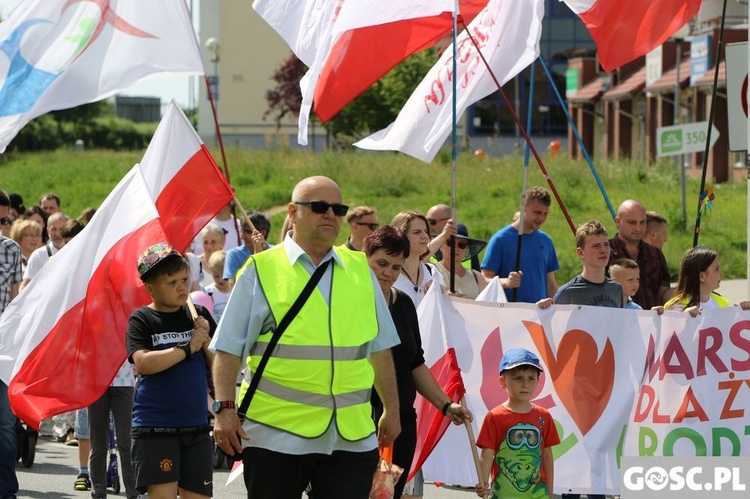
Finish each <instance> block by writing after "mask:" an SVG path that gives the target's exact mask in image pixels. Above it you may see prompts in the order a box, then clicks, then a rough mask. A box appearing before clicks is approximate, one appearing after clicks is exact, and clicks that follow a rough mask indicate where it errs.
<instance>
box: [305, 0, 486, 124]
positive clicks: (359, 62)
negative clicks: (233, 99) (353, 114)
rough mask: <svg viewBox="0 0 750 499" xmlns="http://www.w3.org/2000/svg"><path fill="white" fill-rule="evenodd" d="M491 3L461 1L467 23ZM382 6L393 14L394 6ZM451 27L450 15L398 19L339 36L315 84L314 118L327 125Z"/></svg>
mask: <svg viewBox="0 0 750 499" xmlns="http://www.w3.org/2000/svg"><path fill="white" fill-rule="evenodd" d="M487 1H488V0H463V1H460V2H458V4H459V9H460V10H459V12H460V13H461V16H462V18H463V20H464V22H466V23H467V24H468V23H470V22H471V21H472V20H473V19H474V18H475V17H476V15H477V14H478V13H479V12H480V11H481V10H482V9H483V8H484V7H485V6H486V5H487ZM391 4H392V3H391ZM352 5H354V3H352ZM358 7H359V6H358ZM384 8H388V9H390V10H393V5H389V6H388V7H384ZM444 8H445V7H444ZM368 16H369V14H368ZM452 29H453V13H452V12H447V11H446V12H441V13H436V14H433V15H431V16H428V15H425V16H424V17H417V18H406V19H402V18H398V20H395V21H392V22H386V23H383V24H378V25H374V26H364V27H361V28H355V29H349V30H347V31H345V32H343V33H341V35H340V36H339V37H338V38H337V39H336V41H335V42H334V44H333V47H331V52H330V53H329V54H328V55H327V56H326V59H325V62H324V64H323V68H322V69H321V72H320V77H319V78H318V82H317V84H316V85H315V94H314V96H313V103H314V109H315V114H317V115H318V118H320V120H321V121H322V122H323V123H326V122H328V121H329V120H330V119H331V118H333V117H334V116H335V115H336V114H338V112H339V111H341V110H342V109H343V108H344V106H346V105H347V104H348V103H349V102H351V101H352V100H354V99H355V98H356V97H357V96H359V95H360V94H361V93H362V92H364V91H365V90H367V89H368V88H369V87H370V86H371V85H372V84H373V83H375V82H376V81H377V80H379V79H380V78H381V77H382V76H384V75H385V74H386V73H388V72H389V71H390V70H391V69H393V68H394V67H396V65H398V64H399V63H400V62H401V61H403V60H404V59H406V58H407V57H409V56H410V55H412V54H415V53H417V52H419V51H421V50H424V49H426V48H429V47H432V46H433V45H435V44H437V43H438V42H439V41H440V40H441V39H443V38H444V37H445V36H446V35H448V34H450V32H451V30H452Z"/></svg>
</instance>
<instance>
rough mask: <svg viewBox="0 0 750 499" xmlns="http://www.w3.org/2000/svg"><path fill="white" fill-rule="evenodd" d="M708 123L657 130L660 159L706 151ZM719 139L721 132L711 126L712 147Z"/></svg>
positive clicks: (688, 124) (657, 149) (657, 150)
mask: <svg viewBox="0 0 750 499" xmlns="http://www.w3.org/2000/svg"><path fill="white" fill-rule="evenodd" d="M707 132H708V122H707V121H701V122H700V123H686V124H684V125H675V126H665V127H661V128H657V129H656V153H657V155H658V156H659V157H664V156H676V155H678V154H688V153H691V152H703V151H705V150H706V139H707V138H708V133H707ZM718 139H719V130H717V129H716V127H715V126H713V125H711V147H713V146H714V144H715V143H716V141H717V140H718Z"/></svg>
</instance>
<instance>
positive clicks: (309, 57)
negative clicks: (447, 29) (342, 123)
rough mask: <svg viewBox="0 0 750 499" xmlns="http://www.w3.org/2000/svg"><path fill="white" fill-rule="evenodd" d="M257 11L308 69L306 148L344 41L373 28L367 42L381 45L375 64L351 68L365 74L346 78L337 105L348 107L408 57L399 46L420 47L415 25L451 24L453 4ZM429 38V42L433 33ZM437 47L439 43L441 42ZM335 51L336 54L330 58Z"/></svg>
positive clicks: (318, 1)
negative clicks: (316, 105) (322, 89)
mask: <svg viewBox="0 0 750 499" xmlns="http://www.w3.org/2000/svg"><path fill="white" fill-rule="evenodd" d="M473 1H477V0H473ZM253 7H254V8H255V10H256V11H257V12H258V13H259V14H260V15H261V17H263V18H264V19H266V20H267V21H268V22H269V24H271V26H272V27H274V29H276V31H278V32H279V34H280V35H281V36H282V38H284V40H286V41H287V43H288V44H289V46H290V47H291V48H292V50H293V51H294V52H295V54H296V55H297V57H299V58H300V60H302V62H304V63H305V64H306V65H307V66H309V68H310V69H309V70H308V71H307V73H306V74H305V76H304V77H303V78H302V81H301V82H300V89H301V91H302V106H301V108H300V113H299V135H298V142H299V143H300V144H302V145H306V144H307V124H308V122H309V118H310V111H311V110H312V105H313V96H314V95H315V92H316V87H317V85H318V79H319V77H320V76H321V74H323V70H324V66H325V65H326V63H327V61H328V60H329V57H330V56H332V55H333V56H335V57H343V56H344V55H345V52H346V51H345V50H344V51H343V52H342V51H341V46H337V45H336V44H337V41H338V40H339V38H340V37H342V36H343V35H345V34H346V33H348V32H349V33H351V32H353V31H355V30H362V29H367V28H372V29H370V30H368V31H367V33H368V34H367V39H368V40H370V41H369V42H368V43H373V44H377V47H378V51H377V58H376V59H379V60H378V61H377V62H376V61H374V60H372V59H367V60H365V59H364V58H363V60H362V62H360V63H359V65H357V66H356V68H353V69H355V70H356V71H362V74H359V75H356V74H352V72H351V71H350V72H348V73H347V75H348V78H349V79H348V80H346V81H348V82H350V83H351V85H352V89H354V90H352V89H349V88H347V89H345V90H343V92H344V94H343V95H344V96H345V97H343V98H342V99H337V101H338V102H341V101H342V100H344V101H346V102H349V101H350V100H351V99H353V98H354V97H356V96H357V95H359V93H361V92H362V91H363V90H365V89H366V88H367V87H368V86H369V85H371V84H372V83H374V82H375V81H376V80H377V79H378V78H380V77H381V76H383V74H385V72H387V71H388V69H390V68H392V67H393V66H395V65H396V64H398V63H399V62H401V61H402V60H403V59H404V58H405V57H407V56H408V55H409V54H408V53H405V52H404V50H405V49H404V48H403V46H400V45H403V44H404V43H406V45H410V44H411V45H412V46H413V48H415V47H417V46H419V45H420V44H419V43H416V42H410V41H409V40H410V39H411V37H410V35H409V32H410V29H412V28H410V26H412V27H413V26H414V25H417V24H418V23H420V22H421V21H420V20H425V19H431V18H441V16H442V17H445V15H446V13H447V16H448V17H447V19H450V16H451V15H452V14H451V13H452V12H453V10H454V8H455V4H454V0H409V1H406V2H392V1H388V0H357V1H345V0H273V1H271V0H256V2H255V3H254V4H253ZM399 23H406V24H399ZM391 30H395V31H394V32H397V31H400V33H401V35H400V38H394V36H393V33H392V32H391ZM414 33H415V34H417V33H419V34H420V36H422V37H424V36H425V33H427V31H425V30H417V31H414ZM427 35H428V36H427V37H428V38H429V36H433V35H434V33H427ZM438 39H439V38H438ZM434 41H435V42H437V39H436V40H434ZM334 47H338V49H337V52H336V53H335V54H332V50H333V49H334ZM394 47H395V50H394ZM415 50H418V48H415ZM352 56H353V57H354V58H356V57H357V55H356V54H352ZM347 60H351V59H347ZM328 64H329V65H331V64H333V65H334V66H335V64H334V63H333V61H331V62H328ZM329 67H330V66H329ZM383 68H385V70H384V71H383ZM331 83H333V81H331ZM355 85H356V88H355ZM339 90H341V89H339ZM354 92H356V93H354ZM347 99H348V100H347Z"/></svg>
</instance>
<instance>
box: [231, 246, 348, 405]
mask: <svg viewBox="0 0 750 499" xmlns="http://www.w3.org/2000/svg"><path fill="white" fill-rule="evenodd" d="M331 260H333V258H330V259H329V260H327V261H325V262H324V263H322V264H320V265H319V266H318V268H317V269H315V272H313V275H312V276H311V277H310V280H309V281H307V285H306V286H305V289H303V290H302V292H301V293H300V294H299V296H298V297H297V299H296V300H295V301H294V304H293V305H292V307H291V308H290V309H289V310H288V311H287V313H286V314H284V318H283V319H281V321H280V322H279V325H278V326H277V327H276V330H275V331H274V332H273V337H271V341H269V342H268V347H266V351H265V352H263V358H261V359H260V363H259V364H258V368H257V369H256V370H255V372H254V373H253V379H251V380H250V386H249V387H248V389H247V391H246V392H245V396H244V397H243V398H242V402H240V406H239V407H238V408H237V415H239V417H240V418H241V419H244V418H245V414H246V413H247V410H248V408H249V407H250V402H251V401H252V399H253V395H255V391H256V390H257V389H258V385H259V384H260V378H261V377H262V376H263V371H264V370H265V369H266V364H268V360H269V359H270V357H271V353H272V352H273V350H274V348H276V345H277V344H278V343H279V340H280V339H281V335H282V334H284V330H286V328H287V327H289V324H291V322H292V321H293V320H294V318H295V317H297V314H299V311H300V310H302V307H303V306H304V305H305V302H307V299H308V298H309V297H310V294H312V292H313V289H315V286H317V285H318V282H320V279H321V277H323V274H324V273H325V271H326V269H327V268H328V265H329V264H330V263H331Z"/></svg>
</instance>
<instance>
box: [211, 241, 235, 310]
mask: <svg viewBox="0 0 750 499" xmlns="http://www.w3.org/2000/svg"><path fill="white" fill-rule="evenodd" d="M226 258H227V254H226V252H225V251H223V250H219V251H214V252H213V253H212V254H211V256H210V257H209V259H208V271H209V272H210V273H211V277H213V279H214V282H212V283H211V284H209V285H208V286H206V293H208V296H210V297H211V300H212V301H213V303H214V309H213V313H214V320H216V322H219V319H221V314H223V313H224V308H225V307H226V306H227V302H228V301H229V295H230V293H231V292H232V283H231V282H230V281H229V279H224V277H223V276H222V274H223V273H224V264H225V263H226Z"/></svg>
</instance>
